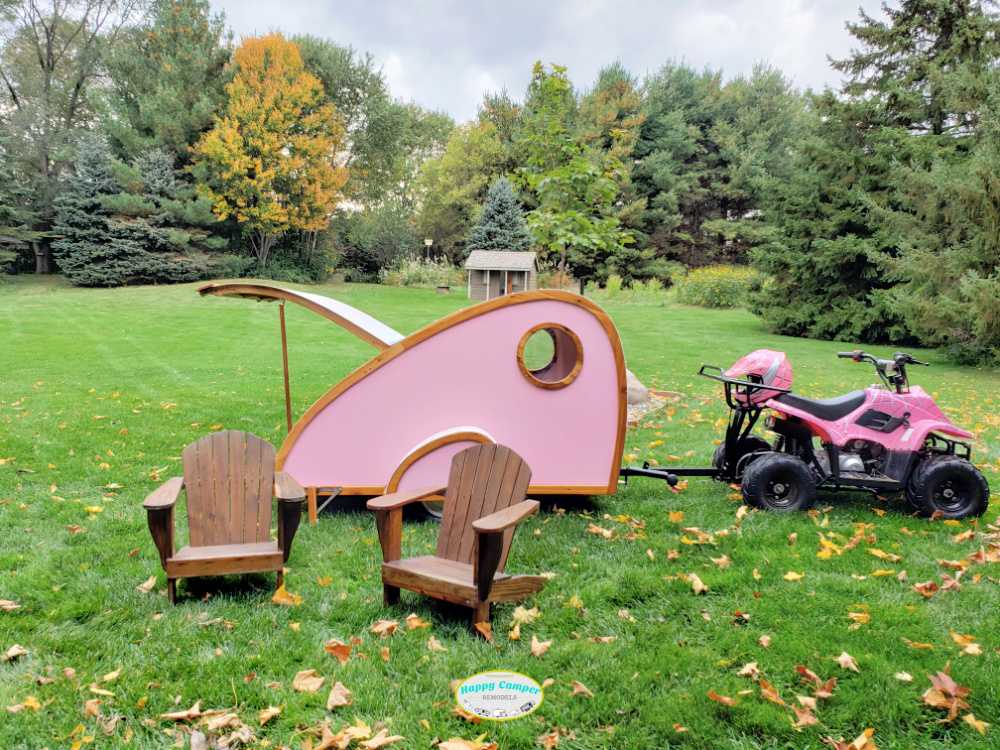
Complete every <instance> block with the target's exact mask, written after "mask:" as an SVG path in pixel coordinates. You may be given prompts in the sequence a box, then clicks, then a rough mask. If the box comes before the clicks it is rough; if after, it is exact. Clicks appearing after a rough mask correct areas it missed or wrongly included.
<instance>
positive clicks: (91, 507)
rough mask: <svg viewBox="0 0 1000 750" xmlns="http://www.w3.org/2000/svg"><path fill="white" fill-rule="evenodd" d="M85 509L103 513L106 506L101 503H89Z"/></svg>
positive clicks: (90, 511) (89, 511)
mask: <svg viewBox="0 0 1000 750" xmlns="http://www.w3.org/2000/svg"><path fill="white" fill-rule="evenodd" d="M84 510H85V511H87V512H88V513H103V512H104V508H103V507H101V506H100V505H88V506H87V507H86V508H84Z"/></svg>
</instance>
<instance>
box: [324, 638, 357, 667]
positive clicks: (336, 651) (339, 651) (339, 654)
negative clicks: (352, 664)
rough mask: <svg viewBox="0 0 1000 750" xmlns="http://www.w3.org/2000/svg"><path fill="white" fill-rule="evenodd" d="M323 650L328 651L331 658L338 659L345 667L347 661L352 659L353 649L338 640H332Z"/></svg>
mask: <svg viewBox="0 0 1000 750" xmlns="http://www.w3.org/2000/svg"><path fill="white" fill-rule="evenodd" d="M323 650H324V651H326V652H327V653H328V654H330V655H331V656H334V657H336V659H337V661H339V662H340V665H341V666H343V665H345V664H347V660H348V659H350V658H351V647H350V645H348V644H346V643H341V642H340V641H338V640H337V639H336V638H332V639H330V640H329V641H327V642H326V643H324V644H323Z"/></svg>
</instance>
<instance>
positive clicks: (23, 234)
mask: <svg viewBox="0 0 1000 750" xmlns="http://www.w3.org/2000/svg"><path fill="white" fill-rule="evenodd" d="M3 146H4V140H3V139H0V238H2V239H0V274H4V273H9V272H11V271H15V270H21V269H20V268H19V266H23V267H26V266H27V261H28V259H29V258H30V256H31V253H30V251H29V248H28V243H29V242H31V241H33V240H36V239H38V237H39V235H38V233H37V232H32V231H31V230H30V229H29V227H30V225H31V222H32V221H33V220H34V218H35V216H34V214H33V213H32V211H30V210H29V209H28V208H27V206H28V205H29V203H30V199H31V191H30V189H27V188H24V187H23V186H22V185H20V184H19V181H18V180H17V179H16V178H15V176H14V170H13V159H12V158H11V156H10V154H9V153H8V152H7V151H6V150H5V149H4V147H3ZM0 283H3V282H2V280H0Z"/></svg>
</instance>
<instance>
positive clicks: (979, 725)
mask: <svg viewBox="0 0 1000 750" xmlns="http://www.w3.org/2000/svg"><path fill="white" fill-rule="evenodd" d="M962 721H964V722H965V723H966V724H968V725H969V726H970V727H974V728H975V729H976V730H977V731H978V732H979V733H980V734H986V727H988V726H989V724H987V723H986V722H985V721H979V719H977V718H976V715H975V714H966V715H965V716H963V717H962Z"/></svg>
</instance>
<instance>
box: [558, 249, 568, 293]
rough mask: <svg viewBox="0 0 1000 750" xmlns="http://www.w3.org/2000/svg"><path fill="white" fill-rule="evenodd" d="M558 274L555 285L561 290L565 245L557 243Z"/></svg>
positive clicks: (564, 267) (564, 271) (564, 263)
mask: <svg viewBox="0 0 1000 750" xmlns="http://www.w3.org/2000/svg"><path fill="white" fill-rule="evenodd" d="M559 249H560V253H559V274H558V275H557V276H556V279H557V281H556V284H557V285H558V287H559V289H562V288H563V275H564V274H565V273H566V243H565V242H561V243H559Z"/></svg>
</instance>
